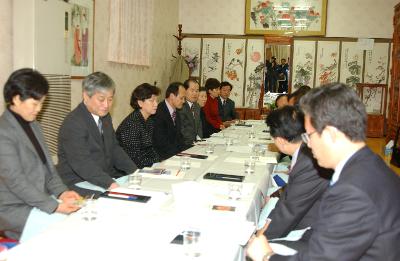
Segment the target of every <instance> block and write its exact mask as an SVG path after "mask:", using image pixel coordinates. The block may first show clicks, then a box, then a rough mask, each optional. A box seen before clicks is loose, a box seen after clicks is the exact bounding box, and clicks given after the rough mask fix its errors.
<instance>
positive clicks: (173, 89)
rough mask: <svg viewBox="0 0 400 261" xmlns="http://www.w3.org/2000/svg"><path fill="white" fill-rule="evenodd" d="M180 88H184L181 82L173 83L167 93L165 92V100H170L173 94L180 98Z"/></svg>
mask: <svg viewBox="0 0 400 261" xmlns="http://www.w3.org/2000/svg"><path fill="white" fill-rule="evenodd" d="M179 86H182V87H183V84H182V83H181V82H173V83H170V84H169V86H168V88H167V91H166V92H165V98H168V97H169V96H170V95H171V94H172V93H173V94H174V95H175V96H178V93H179Z"/></svg>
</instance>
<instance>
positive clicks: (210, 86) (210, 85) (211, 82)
mask: <svg viewBox="0 0 400 261" xmlns="http://www.w3.org/2000/svg"><path fill="white" fill-rule="evenodd" d="M204 87H206V90H207V92H208V91H209V90H214V89H217V88H220V87H221V83H220V82H219V81H218V80H217V79H215V78H208V79H207V81H206V84H205V85H204Z"/></svg>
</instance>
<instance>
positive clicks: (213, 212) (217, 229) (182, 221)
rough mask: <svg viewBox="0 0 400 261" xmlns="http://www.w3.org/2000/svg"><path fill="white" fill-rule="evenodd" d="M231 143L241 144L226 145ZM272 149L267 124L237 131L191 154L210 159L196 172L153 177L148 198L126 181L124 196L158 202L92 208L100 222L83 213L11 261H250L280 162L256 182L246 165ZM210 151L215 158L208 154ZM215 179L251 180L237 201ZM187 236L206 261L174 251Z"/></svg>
mask: <svg viewBox="0 0 400 261" xmlns="http://www.w3.org/2000/svg"><path fill="white" fill-rule="evenodd" d="M249 125H251V127H249ZM252 133H254V135H252ZM249 136H250V137H249ZM228 138H230V140H231V141H232V142H233V144H230V145H226V140H227V139H228ZM271 142H272V141H271V140H270V138H269V133H268V132H267V126H266V125H265V123H264V122H262V121H247V122H245V124H243V123H242V124H241V125H237V126H231V127H229V128H227V129H226V130H224V131H222V132H220V133H217V134H215V135H213V136H212V137H211V138H210V139H208V140H207V141H203V142H199V143H197V144H196V145H195V146H193V147H192V148H190V149H188V150H187V151H185V152H186V153H191V154H201V155H208V158H207V159H194V158H192V159H191V167H190V169H188V170H184V171H183V170H179V171H180V174H179V175H177V176H173V177H170V176H163V177H162V176H154V177H153V176H149V175H145V176H144V177H143V181H142V184H141V188H140V190H133V189H131V188H129V187H128V183H127V181H126V178H125V179H124V178H122V179H120V180H119V182H120V184H121V187H120V188H118V189H117V190H116V191H117V192H120V193H133V194H138V195H146V196H151V199H150V200H149V201H148V202H147V203H140V202H131V201H126V200H118V199H110V198H102V197H101V198H99V199H98V200H95V201H94V202H93V205H92V206H90V207H91V209H92V210H93V211H94V213H95V219H94V220H87V217H86V216H85V215H86V213H87V209H85V208H87V207H83V208H82V209H80V210H79V211H77V212H76V213H73V214H71V215H69V216H68V217H67V218H65V219H64V220H63V221H60V222H58V223H56V224H54V225H52V226H50V227H49V228H48V229H46V230H45V231H44V232H43V233H41V234H39V235H37V236H35V237H34V238H32V239H30V240H28V241H26V242H24V243H22V244H20V245H18V246H17V247H15V248H13V249H11V250H10V251H9V253H8V259H7V260H8V261H20V260H244V259H245V257H244V245H245V244H246V242H247V240H248V239H249V237H250V236H251V234H252V233H253V232H254V229H255V225H256V223H257V222H258V217H259V214H260V210H261V208H262V206H263V201H264V199H263V195H266V191H267V188H268V187H269V185H270V182H271V181H270V173H271V172H272V171H273V168H274V166H275V164H273V163H275V162H276V159H277V156H278V155H277V153H273V152H269V151H266V152H265V155H262V156H261V157H259V158H258V161H257V162H256V165H255V171H254V173H250V174H245V171H244V164H243V162H244V160H245V159H248V158H249V157H250V156H252V155H253V154H254V153H253V151H254V149H253V148H254V146H260V144H261V147H265V146H266V144H267V143H271ZM210 143H212V144H215V147H214V152H213V153H212V154H207V153H206V150H207V148H208V146H210ZM257 144H258V145H257ZM179 164H180V157H178V156H174V157H172V158H170V159H168V160H166V161H164V162H161V163H158V164H156V166H153V167H157V168H165V169H179V168H180V165H179ZM182 171H183V173H182ZM208 172H216V173H222V174H232V175H243V176H245V178H244V181H243V182H242V185H241V195H240V199H230V198H229V193H230V192H229V184H230V183H233V182H229V181H219V180H208V179H204V178H203V176H204V175H205V174H206V173H208ZM215 206H230V207H231V209H234V211H227V210H218V207H215ZM213 208H214V209H213ZM216 208H217V209H216ZM187 230H196V231H200V243H201V244H200V250H201V251H200V252H201V255H200V256H198V257H189V256H187V255H185V251H186V250H185V246H183V245H180V244H172V243H171V241H172V240H173V239H174V238H175V236H177V235H179V234H180V233H182V232H183V231H187Z"/></svg>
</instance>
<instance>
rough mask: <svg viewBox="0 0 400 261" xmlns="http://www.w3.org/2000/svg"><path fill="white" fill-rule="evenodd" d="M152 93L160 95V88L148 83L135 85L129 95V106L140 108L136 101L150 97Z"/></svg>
mask: <svg viewBox="0 0 400 261" xmlns="http://www.w3.org/2000/svg"><path fill="white" fill-rule="evenodd" d="M152 95H155V96H158V95H160V89H159V88H157V87H156V86H154V85H151V84H149V83H142V84H141V85H139V86H137V87H136V88H135V89H134V90H133V92H132V95H131V103H130V104H131V107H132V108H134V109H140V106H139V103H138V101H144V100H147V99H149V98H151V96H152Z"/></svg>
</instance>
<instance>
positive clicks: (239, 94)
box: [222, 38, 246, 106]
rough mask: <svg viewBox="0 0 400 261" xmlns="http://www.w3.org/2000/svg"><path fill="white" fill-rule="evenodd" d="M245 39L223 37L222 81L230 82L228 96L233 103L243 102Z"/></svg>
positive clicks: (239, 103)
mask: <svg viewBox="0 0 400 261" xmlns="http://www.w3.org/2000/svg"><path fill="white" fill-rule="evenodd" d="M245 56H246V39H228V38H225V45H224V68H223V69H224V72H223V77H222V79H223V81H227V82H229V83H230V84H232V86H233V88H232V92H231V96H230V98H231V99H232V100H233V101H234V102H235V104H237V105H240V106H242V104H243V86H244V80H245V79H244V69H245V67H244V66H245V62H246V57H245Z"/></svg>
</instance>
